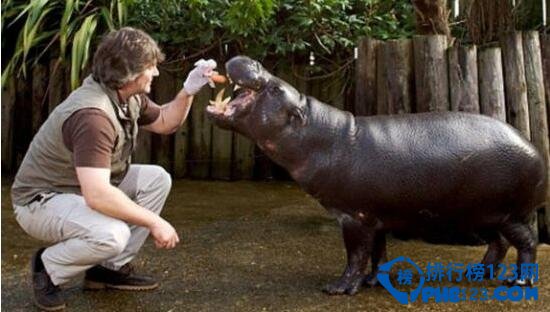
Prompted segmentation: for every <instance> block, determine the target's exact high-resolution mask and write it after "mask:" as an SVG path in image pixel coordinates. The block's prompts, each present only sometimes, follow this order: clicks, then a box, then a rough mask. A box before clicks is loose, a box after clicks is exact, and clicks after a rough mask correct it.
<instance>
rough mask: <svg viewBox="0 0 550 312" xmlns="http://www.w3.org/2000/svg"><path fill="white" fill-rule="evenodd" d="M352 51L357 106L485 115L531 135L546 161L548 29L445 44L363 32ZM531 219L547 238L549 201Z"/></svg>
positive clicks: (364, 111) (359, 110) (366, 110)
mask: <svg viewBox="0 0 550 312" xmlns="http://www.w3.org/2000/svg"><path fill="white" fill-rule="evenodd" d="M358 54H359V58H358V60H357V64H356V69H357V71H356V75H357V77H356V94H355V103H354V108H355V112H356V114H358V115H375V114H401V113H410V112H412V113H415V112H426V111H446V110H451V111H466V112H472V113H481V114H485V115H489V116H491V117H494V118H497V119H500V120H503V121H506V122H508V123H510V124H511V125H513V126H514V127H516V128H517V129H518V130H519V131H520V132H521V133H523V135H524V136H525V137H526V138H528V139H530V140H531V142H532V143H533V144H534V145H535V146H536V147H537V148H538V150H539V151H540V153H541V154H542V156H543V158H544V160H545V161H546V164H547V168H550V151H549V136H548V124H549V122H550V116H549V112H550V108H549V107H548V106H549V104H550V36H547V35H543V36H540V37H539V33H538V32H536V31H530V32H523V33H521V32H515V33H511V34H509V35H507V36H505V37H504V38H503V39H502V41H501V42H499V44H495V45H491V46H483V47H477V46H458V45H455V46H452V47H448V46H447V38H446V37H445V36H416V37H414V38H413V39H410V40H399V41H397V40H395V41H386V42H380V41H378V40H373V39H369V38H365V39H363V40H361V41H360V43H359V53H358ZM547 174H549V176H550V170H549V171H548V173H547ZM548 194H549V195H548V196H550V190H549V192H548ZM547 202H548V203H550V197H549V198H548V199H547ZM538 221H539V229H540V230H542V231H543V232H542V233H541V234H542V235H541V237H542V240H544V241H546V242H550V237H548V234H549V233H550V207H548V206H547V207H546V209H545V211H541V212H540V213H539V220H538Z"/></svg>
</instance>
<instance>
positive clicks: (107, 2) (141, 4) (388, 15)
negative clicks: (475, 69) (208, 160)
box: [2, 0, 414, 87]
mask: <svg viewBox="0 0 550 312" xmlns="http://www.w3.org/2000/svg"><path fill="white" fill-rule="evenodd" d="M413 23H414V16H413V9H412V6H411V4H410V1H407V0H400V1H382V0H310V1H299V0H257V1H248V0H235V1H229V0H145V1H137V0H98V1H79V0H68V1H57V0H53V1H52V0H50V1H47V0H31V1H20V0H19V1H18V0H12V1H9V0H8V1H5V3H3V10H2V34H3V36H2V46H3V52H4V53H3V55H2V61H3V62H2V64H3V68H2V71H3V74H8V75H9V74H10V73H17V74H24V73H25V70H26V68H27V67H28V66H29V65H30V66H32V64H35V63H36V62H37V61H38V59H39V58H41V57H49V58H51V57H52V56H58V57H59V58H60V60H61V61H65V62H68V63H69V64H71V66H72V67H75V69H76V70H75V72H74V74H73V75H72V76H73V77H72V79H71V80H73V81H72V85H73V87H75V86H76V85H78V81H77V78H78V77H77V76H79V75H80V71H81V70H84V69H85V67H86V65H87V63H88V61H89V59H90V57H89V56H90V53H92V51H93V48H92V47H93V46H94V45H95V44H97V41H98V39H99V37H100V35H101V34H103V33H105V32H106V31H108V30H110V29H114V28H118V27H120V26H125V25H130V26H135V27H138V28H141V29H143V30H145V31H146V32H148V33H150V34H151V35H152V36H153V37H154V38H155V39H156V40H157V41H158V42H159V43H160V44H161V46H162V47H163V49H164V51H165V52H166V54H167V56H168V62H166V63H165V66H169V67H171V68H172V69H173V70H176V71H177V70H182V69H183V68H184V67H185V66H182V63H181V62H184V63H189V62H192V61H194V59H196V58H199V57H204V56H208V55H218V56H220V55H227V54H228V53H233V54H235V53H242V54H247V55H249V56H251V57H254V58H257V59H260V60H262V61H263V60H265V59H271V60H273V61H274V62H276V64H277V65H290V63H293V62H295V61H296V60H298V61H303V60H307V58H309V55H310V53H313V54H314V55H315V57H316V66H314V67H312V68H311V71H312V72H313V73H319V72H329V71H332V70H334V68H335V67H339V66H342V65H343V64H346V61H348V60H349V59H350V58H351V57H352V56H353V48H354V46H355V43H356V42H357V40H358V38H359V37H360V36H365V35H369V36H371V37H375V38H380V39H391V38H400V37H406V36H410V35H411V34H412V32H413V29H414V27H413ZM26 29H31V31H30V32H29V31H26ZM14 43H15V44H14ZM73 44H74V45H73ZM5 47H6V49H5ZM68 47H73V48H72V50H71V49H70V48H68ZM90 48H92V49H90ZM171 65H172V66H171ZM6 69H7V70H6ZM3 76H6V75H3Z"/></svg>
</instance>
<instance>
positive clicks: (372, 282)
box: [363, 272, 381, 287]
mask: <svg viewBox="0 0 550 312" xmlns="http://www.w3.org/2000/svg"><path fill="white" fill-rule="evenodd" d="M363 285H365V286H367V287H376V286H380V285H381V284H380V282H379V281H378V278H377V277H376V273H374V272H370V273H369V274H367V276H365V279H364V280H363Z"/></svg>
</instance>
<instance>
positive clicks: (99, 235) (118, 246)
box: [90, 220, 130, 258]
mask: <svg viewBox="0 0 550 312" xmlns="http://www.w3.org/2000/svg"><path fill="white" fill-rule="evenodd" d="M129 239H130V228H129V227H128V225H127V224H126V223H124V222H122V221H120V220H115V221H113V222H110V223H109V224H105V225H104V226H103V227H101V228H100V229H98V230H95V231H92V233H91V237H90V242H91V244H92V245H93V247H92V248H94V249H95V251H96V252H97V253H99V254H101V255H104V256H105V258H110V257H114V256H116V255H119V254H120V253H122V251H123V250H124V249H125V248H126V245H128V240H129Z"/></svg>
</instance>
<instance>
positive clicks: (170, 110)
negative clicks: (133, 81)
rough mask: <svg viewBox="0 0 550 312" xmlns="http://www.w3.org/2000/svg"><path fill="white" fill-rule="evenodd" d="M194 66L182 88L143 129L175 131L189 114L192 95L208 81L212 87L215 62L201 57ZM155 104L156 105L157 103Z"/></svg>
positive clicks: (151, 103) (168, 132)
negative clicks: (211, 77)
mask: <svg viewBox="0 0 550 312" xmlns="http://www.w3.org/2000/svg"><path fill="white" fill-rule="evenodd" d="M195 66H196V67H195V68H194V69H193V70H192V71H191V72H190V73H189V75H188V76H187V79H186V80H185V82H184V83H183V89H182V90H181V91H180V92H179V93H178V94H177V95H176V97H175V98H174V99H173V100H172V101H171V102H169V103H167V104H165V105H162V106H161V107H160V114H159V116H158V118H157V119H156V120H155V121H153V122H152V123H150V124H148V125H145V126H143V127H142V128H143V129H145V130H148V131H151V132H155V133H159V134H170V133H174V132H176V130H177V129H178V128H179V127H180V126H181V125H182V124H183V122H184V121H185V119H186V118H187V115H188V114H189V109H190V108H191V104H192V102H193V95H194V94H196V93H197V92H199V91H200V89H201V88H202V87H203V86H204V85H205V84H207V83H210V86H211V87H214V82H212V81H211V79H210V76H212V74H215V73H216V72H214V71H213V70H214V68H216V62H215V61H214V60H203V59H201V60H199V61H198V62H196V63H195ZM149 104H150V105H156V104H155V103H153V102H152V101H149ZM156 106H157V107H158V105H156Z"/></svg>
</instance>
